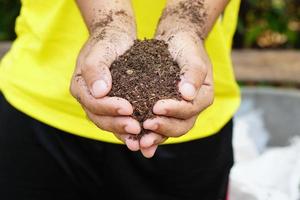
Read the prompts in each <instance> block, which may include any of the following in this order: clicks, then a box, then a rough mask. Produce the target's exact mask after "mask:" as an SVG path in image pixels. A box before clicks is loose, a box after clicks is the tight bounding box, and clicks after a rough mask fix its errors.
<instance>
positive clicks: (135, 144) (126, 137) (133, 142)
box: [114, 133, 140, 151]
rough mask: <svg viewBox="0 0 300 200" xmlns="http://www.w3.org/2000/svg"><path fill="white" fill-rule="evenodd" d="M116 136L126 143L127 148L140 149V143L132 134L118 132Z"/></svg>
mask: <svg viewBox="0 0 300 200" xmlns="http://www.w3.org/2000/svg"><path fill="white" fill-rule="evenodd" d="M114 135H115V136H116V138H118V139H119V140H120V141H122V142H123V143H124V144H126V146H127V148H128V149H129V150H131V151H138V150H139V149H140V144H139V141H138V140H137V139H135V137H134V135H132V134H118V133H114Z"/></svg>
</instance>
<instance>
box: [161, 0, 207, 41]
mask: <svg viewBox="0 0 300 200" xmlns="http://www.w3.org/2000/svg"><path fill="white" fill-rule="evenodd" d="M170 16H172V17H175V18H176V19H177V20H178V21H185V22H186V21H187V22H189V24H191V25H192V26H193V27H194V28H196V33H197V35H198V36H199V37H200V38H201V39H204V37H205V36H204V34H205V24H206V21H207V9H206V8H205V5H204V0H184V1H181V2H179V3H178V4H177V5H176V6H173V7H168V8H166V9H165V10H164V12H163V14H162V16H161V18H160V21H162V20H164V19H166V18H168V17H170Z"/></svg>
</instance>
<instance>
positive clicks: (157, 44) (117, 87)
mask: <svg viewBox="0 0 300 200" xmlns="http://www.w3.org/2000/svg"><path fill="white" fill-rule="evenodd" d="M110 71H111V75H112V80H113V81H112V90H111V91H110V93H109V94H108V96H117V97H121V98H124V99H127V100H128V101H129V102H130V103H131V104H132V105H133V109H134V112H133V117H134V118H135V119H137V120H138V121H139V122H140V123H142V122H144V121H145V120H146V119H149V118H153V117H154V116H155V115H154V114H153V112H152V108H153V106H154V104H155V103H156V102H157V101H158V100H161V99H177V100H181V99H182V98H181V95H180V93H179V91H178V82H179V81H180V68H179V66H178V64H177V63H176V62H175V61H174V60H173V58H172V57H171V54H170V53H169V51H168V45H167V44H166V43H165V42H164V41H162V40H155V39H151V40H143V41H140V40H136V41H135V42H134V45H133V46H132V47H131V48H130V49H129V50H127V51H126V52H125V53H124V54H123V55H121V56H120V57H118V58H117V60H115V61H114V62H113V63H112V65H111V67H110ZM144 133H146V131H145V130H142V133H141V135H142V134H144Z"/></svg>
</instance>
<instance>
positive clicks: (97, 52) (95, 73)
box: [82, 47, 116, 98]
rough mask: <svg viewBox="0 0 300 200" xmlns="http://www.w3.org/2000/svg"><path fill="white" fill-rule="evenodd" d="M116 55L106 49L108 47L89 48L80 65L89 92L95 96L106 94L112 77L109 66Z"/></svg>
mask: <svg viewBox="0 0 300 200" xmlns="http://www.w3.org/2000/svg"><path fill="white" fill-rule="evenodd" d="M115 58H116V55H115V54H114V53H111V52H109V51H108V48H105V47H104V48H102V47H101V48H96V47H94V48H93V49H91V51H90V53H89V54H88V56H87V57H86V58H85V61H84V62H83V66H82V77H83V79H84V80H85V82H86V84H87V86H88V88H89V90H90V92H91V94H92V95H93V96H94V97H95V98H101V97H104V96H106V95H107V94H108V93H109V91H110V90H111V87H112V78H111V74H110V70H109V66H110V65H111V63H112V62H113V61H114V60H115Z"/></svg>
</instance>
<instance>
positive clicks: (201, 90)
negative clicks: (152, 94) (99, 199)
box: [140, 31, 214, 149]
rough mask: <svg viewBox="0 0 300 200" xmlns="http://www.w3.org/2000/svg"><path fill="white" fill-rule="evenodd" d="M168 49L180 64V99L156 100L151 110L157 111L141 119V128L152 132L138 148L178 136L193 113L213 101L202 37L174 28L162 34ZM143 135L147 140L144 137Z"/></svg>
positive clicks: (189, 125)
mask: <svg viewBox="0 0 300 200" xmlns="http://www.w3.org/2000/svg"><path fill="white" fill-rule="evenodd" d="M157 39H162V40H165V41H166V42H167V43H168V45H169V51H170V53H171V55H172V57H173V58H174V60H175V61H177V63H178V64H179V66H180V68H181V81H180V82H179V84H178V89H179V92H180V93H181V95H182V98H183V100H181V101H177V100H173V99H166V100H160V101H158V102H157V103H156V104H155V105H154V107H153V112H154V113H155V114H156V115H158V116H157V117H156V118H154V119H148V120H146V121H145V122H144V123H143V128H145V129H147V130H150V131H151V132H152V133H155V134H152V135H149V136H148V138H146V137H145V138H142V139H141V141H140V144H141V148H143V147H148V149H149V147H152V148H155V147H156V146H157V145H159V144H161V143H162V142H164V141H165V140H166V139H167V138H168V137H180V136H182V135H184V134H186V133H187V132H188V131H189V130H190V129H192V127H193V126H194V124H195V121H196V119H197V116H198V115H199V114H200V113H201V112H202V111H203V110H204V109H206V108H207V107H209V106H210V105H211V104H212V103H213V99H214V86H213V71H212V65H211V63H210V60H209V58H208V56H207V53H206V51H205V48H204V44H203V41H202V40H201V39H200V38H199V37H198V36H197V35H196V34H193V33H192V32H188V31H177V32H175V33H174V32H173V34H172V35H169V36H168V37H166V36H165V35H160V34H158V35H157ZM146 139H147V141H146Z"/></svg>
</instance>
